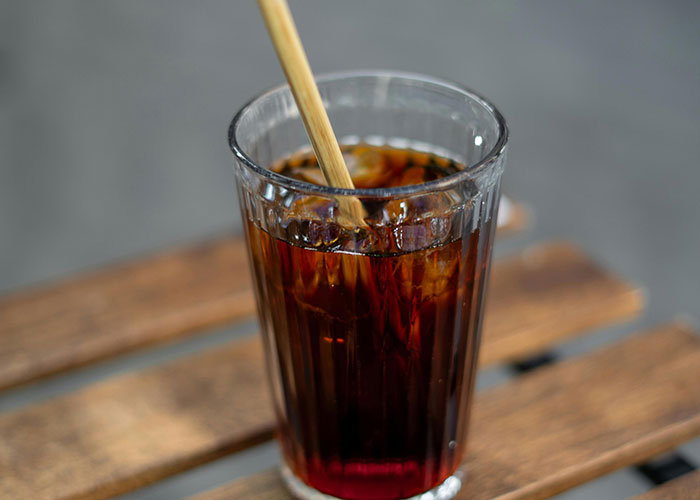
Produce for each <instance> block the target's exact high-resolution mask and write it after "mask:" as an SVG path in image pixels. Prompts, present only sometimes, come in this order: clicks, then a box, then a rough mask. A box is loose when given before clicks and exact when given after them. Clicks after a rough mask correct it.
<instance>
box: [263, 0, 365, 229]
mask: <svg viewBox="0 0 700 500" xmlns="http://www.w3.org/2000/svg"><path fill="white" fill-rule="evenodd" d="M258 5H259V6H260V10H261V11H262V15H263V19H264V20H265V24H266V25H267V29H268V31H269V33H270V38H271V39H272V44H273V45H274V47H275V50H276V52H277V56H278V57H279V60H280V63H281V64H282V69H283V70H284V74H285V75H286V77H287V81H288V82H289V86H290V87H291V89H292V94H293V95H294V100H295V101H296V103H297V107H298V108H299V113H300V114H301V118H302V120H303V121H304V127H305V128H306V133H307V134H308V135H309V139H310V141H311V146H312V147H313V149H314V152H315V153H316V157H317V158H318V163H319V165H320V166H321V170H322V171H323V176H324V177H325V178H326V182H327V183H328V185H329V186H333V187H338V188H346V189H354V188H355V186H354V184H353V183H352V178H351V177H350V173H349V172H348V169H347V166H346V165H345V161H344V160H343V154H342V153H341V151H340V146H338V140H337V139H336V137H335V134H334V133H333V127H332V126H331V122H330V120H329V119H328V114H327V113H326V110H325V108H324V107H323V102H322V101H321V95H320V94H319V92H318V87H317V86H316V81H315V80H314V77H313V74H312V73H311V67H310V66H309V61H308V59H307V57H306V53H305V52H304V47H303V46H302V44H301V40H300V39H299V33H298V32H297V29H296V26H295V25H294V20H293V19H292V13H291V12H290V10H289V5H288V4H287V1H286V0H258ZM338 203H339V205H340V209H341V210H342V211H343V212H344V213H345V215H346V216H347V217H348V218H349V219H350V221H351V222H352V223H354V224H355V225H358V226H364V225H365V223H364V209H363V207H362V203H360V200H358V199H357V198H355V197H349V196H343V197H340V198H339V199H338Z"/></svg>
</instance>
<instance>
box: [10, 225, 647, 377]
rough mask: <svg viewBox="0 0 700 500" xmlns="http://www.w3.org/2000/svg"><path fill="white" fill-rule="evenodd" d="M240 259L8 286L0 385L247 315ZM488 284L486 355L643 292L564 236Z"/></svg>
mask: <svg viewBox="0 0 700 500" xmlns="http://www.w3.org/2000/svg"><path fill="white" fill-rule="evenodd" d="M247 266H248V265H247V260H246V255H245V248H244V246H243V244H242V243H241V242H240V241H239V240H238V239H235V238H228V239H223V240H219V241H217V242H215V243H210V244H206V245H201V246H198V247H194V248H189V249H186V250H181V251H174V252H170V253H167V254H162V255H159V256H156V257H152V258H150V259H146V260H143V261H140V262H137V263H133V264H127V265H122V266H117V267H115V268H112V269H107V270H104V271H99V272H96V273H93V274H91V275H89V276H86V277H83V278H80V279H76V280H71V281H68V282H65V283H64V284H62V285H57V286H53V287H48V288H43V289H39V290H36V291H34V292H27V293H23V294H17V295H14V296H10V297H8V298H6V299H4V300H3V301H0V389H2V388H7V387H11V386H15V385H19V384H21V383H25V382H28V381H31V380H36V379H39V378H41V377H45V376H47V375H51V374H54V373H58V372H61V371H65V370H68V369H70V368H74V367H76V366H80V365H84V364H87V363H91V362H94V361H97V360H100V359H104V358H107V357H109V356H114V355H116V354H119V353H123V352H127V351H131V350H134V349H137V348H140V347H143V346H145V345H149V344H153V343H156V342H161V341H164V340H167V339H171V338H174V337H178V336H182V335H186V334H194V333H197V332H201V331H202V330H203V329H205V328H208V327H214V326H217V325H222V324H225V323H228V322H231V321H235V320H237V319H241V318H244V317H252V315H253V314H254V313H255V303H254V297H253V293H252V291H251V289H250V279H249V275H248V267H247ZM490 289H491V293H490V297H489V309H490V310H493V311H494V312H492V313H488V314H487V317H486V320H485V321H486V326H485V328H486V330H487V331H489V332H490V336H491V339H492V340H491V344H485V345H484V348H483V351H482V356H483V360H484V361H485V362H486V363H492V362H495V361H498V360H504V359H510V358H513V357H517V356H520V355H523V354H527V353H529V352H532V351H535V350H537V349H539V348H541V347H542V346H544V345H548V344H551V343H552V342H553V341H556V340H559V339H562V338H565V337H567V336H569V335H573V334H575V333H577V332H581V331H582V330H583V329H585V328H593V327H597V326H602V325H605V324H607V323H609V322H612V321H621V320H625V319H629V318H631V317H633V316H634V315H635V314H636V313H637V312H639V311H640V310H641V308H642V302H643V301H642V297H641V294H640V293H639V291H638V290H635V289H634V288H633V287H631V286H630V285H629V284H627V283H625V282H623V281H621V280H620V279H618V278H617V277H615V276H613V275H611V274H609V273H607V272H605V271H603V270H602V269H600V268H599V267H598V266H596V265H595V264H594V263H593V262H591V261H590V260H589V259H588V258H586V257H585V256H584V255H582V254H581V253H580V252H579V251H577V250H576V249H574V248H573V247H571V246H569V245H566V244H563V243H560V244H550V245H545V246H542V247H539V248H538V249H535V250H532V251H530V252H527V253H526V254H524V255H523V256H520V257H515V258H511V259H508V260H506V261H504V262H501V263H497V264H496V265H495V266H494V270H493V273H492V284H491V287H490ZM498 311H500V312H498ZM499 339H500V340H499Z"/></svg>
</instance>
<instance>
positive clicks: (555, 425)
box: [0, 326, 700, 500]
mask: <svg viewBox="0 0 700 500" xmlns="http://www.w3.org/2000/svg"><path fill="white" fill-rule="evenodd" d="M263 375H264V374H263V369H262V353H261V348H260V344H259V343H258V341H257V339H251V340H247V341H243V342H236V343H233V344H232V345H231V346H229V347H228V348H223V349H221V348H219V349H216V350H212V351H209V352H206V353H204V354H200V355H197V356H194V357H191V358H187V359H184V360H180V361H177V362H174V363H169V364H167V365H165V366H162V367H159V368H156V369H152V370H148V371H145V372H142V373H139V374H130V375H126V376H122V377H118V378H115V379H112V380H109V381H106V382H102V383H99V384H96V385H94V386H92V387H88V388H86V389H83V390H80V391H78V392H76V393H73V394H71V395H68V396H65V397H61V398H57V399H55V400H53V401H48V402H46V403H43V404H41V405H37V406H33V407H29V408H27V409H22V410H17V411H14V412H12V413H8V414H5V415H0V478H2V480H0V500H10V499H13V500H14V499H17V498H32V499H36V500H56V499H62V500H66V499H91V500H94V499H103V498H107V497H109V496H112V495H116V494H119V493H122V492H125V491H128V490H130V489H133V488H136V487H139V486H142V485H145V484H147V483H150V482H152V481H155V480H157V479H160V478H162V477H165V476H168V475H170V474H174V473H176V472H179V471H181V470H184V469H187V468H190V467H193V466H195V465H198V464H200V463H202V462H205V461H207V460H211V459H213V458H216V457H218V456H221V455H224V454H227V453H231V452H234V451H236V450H239V449H241V448H243V447H245V446H248V445H250V444H251V443H255V442H259V441H261V440H263V439H267V438H269V437H270V436H271V434H272V428H273V414H272V410H271V408H270V406H269V401H268V395H267V390H266V385H265V378H264V376H263ZM699 377H700V339H698V337H695V336H694V335H692V334H691V333H690V332H689V331H688V329H686V328H684V327H681V326H669V327H665V328H660V329H658V330H656V331H654V332H651V333H649V334H645V335H642V336H638V337H635V338H633V339H631V340H628V341H625V342H623V343H621V344H619V345H617V346H615V347H612V348H608V349H605V350H603V351H601V352H598V353H596V354H593V355H590V356H587V357H585V358H581V359H577V360H573V361H570V362H564V363H561V364H559V365H554V366H552V367H547V368H543V369H541V370H540V371H538V372H534V373H532V374H530V375H527V376H524V377H521V378H520V379H517V380H515V381H514V382H511V383H508V384H507V385H505V386H502V387H499V388H496V389H493V390H491V391H489V392H487V393H483V394H479V395H478V396H477V401H476V404H475V415H474V432H473V433H472V436H473V437H472V443H471V452H470V453H471V454H470V460H469V468H470V471H471V479H470V482H469V484H468V485H467V487H466V489H465V492H467V493H468V494H469V495H471V496H470V497H469V498H470V499H481V498H491V497H498V498H502V499H513V498H544V497H545V496H546V495H550V494H554V493H556V492H558V491H561V490H563V489H565V488H568V487H571V486H574V485H576V484H579V483H581V482H583V481H586V480H588V479H592V478H594V477H596V476H599V475H601V474H605V473H607V472H609V471H611V470H613V469H615V468H618V467H623V466H625V465H628V464H630V463H634V462H639V461H641V460H644V459H646V458H648V457H651V456H654V455H656V454H659V453H661V452H663V451H665V450H666V449H669V448H672V447H674V446H677V445H678V444H680V443H681V442H682V441H684V440H687V439H689V438H691V437H693V436H695V435H697V434H698V433H700V391H698V390H697V384H696V383H695V381H697V380H698V379H699ZM234 381H235V383H234ZM258 481H262V480H260V479H258ZM270 487H271V488H272V489H271V490H270V492H269V494H270V495H271V496H270V498H287V497H286V496H285V495H284V494H283V492H282V491H281V490H279V488H277V486H274V487H272V486H270ZM230 488H233V490H232V491H234V492H236V494H235V495H229V494H228V493H227V495H228V496H225V498H236V499H239V498H246V496H245V495H243V493H245V492H247V493H250V495H248V497H247V498H265V497H264V496H263V495H261V491H260V490H259V489H258V487H257V486H256V487H255V488H251V487H250V486H249V483H247V482H245V481H244V482H242V483H240V482H239V483H236V484H235V485H234V486H231V487H230ZM226 491H229V490H226ZM239 495H240V496H239ZM258 495H260V496H258ZM212 498H217V497H216V496H214V497H212Z"/></svg>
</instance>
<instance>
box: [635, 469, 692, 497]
mask: <svg viewBox="0 0 700 500" xmlns="http://www.w3.org/2000/svg"><path fill="white" fill-rule="evenodd" d="M698 498H700V471H695V472H691V473H689V474H685V475H684V476H681V477H679V478H678V479H674V480H673V481H669V482H668V483H666V484H664V485H662V486H658V487H656V488H654V489H653V490H651V491H650V492H648V493H645V494H643V495H640V496H637V497H634V500H697V499H698Z"/></svg>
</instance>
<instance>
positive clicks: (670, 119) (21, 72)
mask: <svg viewBox="0 0 700 500" xmlns="http://www.w3.org/2000/svg"><path fill="white" fill-rule="evenodd" d="M291 6H292V10H293V13H294V15H295V17H296V20H297V24H298V26H299V30H300V33H301V36H302V39H303V41H304V43H305V45H306V47H307V51H308V55H309V59H310V61H311V65H312V67H313V69H314V71H315V72H317V73H320V72H326V71H333V70H341V69H358V68H387V69H399V70H406V71H412V72H421V73H427V74H432V75H436V76H441V77H446V78H449V79H453V80H458V81H460V82H462V83H464V84H466V85H467V86H469V87H472V88H474V89H476V90H478V91H479V92H481V93H483V94H484V95H486V96H487V97H489V98H490V99H491V100H492V101H494V102H495V103H496V104H497V105H498V106H499V108H500V109H501V111H502V112H503V113H504V115H505V116H506V119H507V121H508V122H509V126H510V129H511V138H512V140H511V149H510V156H509V165H508V166H507V173H506V175H505V180H504V182H505V189H506V191H507V192H508V193H510V194H512V195H513V196H514V197H516V198H517V199H519V200H522V201H525V202H527V203H528V204H529V205H530V207H531V208H532V211H533V213H534V215H535V223H534V227H533V228H531V229H530V230H529V231H527V232H526V233H524V234H523V235H520V236H517V237H515V238H512V239H510V240H508V241H505V240H504V241H503V242H500V243H499V244H498V248H497V251H498V252H499V253H503V252H507V251H509V250H512V249H515V248H519V247H522V246H524V245H525V244H527V243H530V242H534V241H537V240H542V239H546V238H567V239H571V240H574V241H575V242H577V243H578V244H580V245H581V246H583V247H584V248H585V249H586V250H587V251H589V252H590V253H592V254H593V255H594V256H596V258H597V259H598V260H599V261H601V262H602V263H604V264H605V265H607V266H609V267H612V268H614V269H615V270H616V271H618V272H619V273H621V274H622V275H624V276H626V277H627V278H629V279H632V280H633V281H635V282H636V283H639V284H641V285H642V286H644V287H645V288H646V289H647V290H648V299H649V305H648V309H647V311H646V313H645V314H644V316H643V318H641V319H640V320H639V321H638V322H636V324H634V325H632V326H629V325H627V326H626V327H621V328H618V329H611V330H610V331H608V332H602V333H600V334H599V335H598V336H596V337H595V339H597V340H592V341H590V342H598V343H600V342H606V341H608V340H610V339H612V338H615V337H617V336H619V335H623V334H626V333H627V332H630V331H632V329H637V328H640V327H644V326H649V325H653V324H658V323H661V322H663V321H667V320H669V319H671V318H674V317H676V316H677V315H678V314H685V315H688V317H689V318H691V319H692V318H697V317H698V311H699V307H698V306H700V196H698V191H699V190H700V168H698V167H699V163H700V160H699V159H700V2H697V1H665V2H662V1H647V0H644V1H639V0H624V1H616V2H610V1H603V0H587V1H578V2H558V1H555V0H547V1H533V2H516V1H515V0H512V1H506V0H495V1H490V2H467V1H458V0H435V1H431V2H426V1H408V0H375V1H369V0H356V1H352V2H350V1H342V0H305V1H302V0H298V1H293V0H292V1H291ZM282 79H283V75H282V72H281V70H280V69H279V64H278V62H277V60H276V56H275V54H274V52H273V50H272V47H271V44H270V42H269V41H268V39H267V35H266V32H265V31H264V26H263V24H262V21H261V19H260V15H259V14H258V12H257V8H256V5H255V2H254V1H253V0H246V1H232V0H228V1H223V0H205V1H198V2H192V1H190V2H185V1H182V0H167V1H166V0H157V1H156V0H149V1H144V0H110V1H102V2H89V1H87V0H84V1H69V0H61V1H59V0H30V1H21V0H16V1H9V0H0V292H7V291H11V290H14V289H17V288H20V287H23V286H26V285H31V284H34V283H38V282H41V281H45V280H51V279H55V278H57V277H61V276H65V275H67V274H69V273H72V272H75V271H80V270H84V269H91V268H94V267H96V266H100V265H103V264H106V263H109V262H112V261H114V260H118V259H125V258H128V257H131V256H136V255H140V254H144V253H148V252H151V251H154V250H157V249H161V248H165V247H168V246H171V245H175V244H181V243H185V242H189V241H194V240H198V239H201V238H204V237H208V236H212V235H217V234H220V233H222V232H226V231H230V230H231V229H232V228H233V229H234V230H238V228H239V227H240V221H239V215H238V207H237V202H236V201H235V198H234V197H235V194H234V178H233V174H232V171H231V169H230V165H231V155H230V152H229V150H228V147H227V143H226V139H225V137H226V129H227V126H228V122H229V120H230V119H231V117H232V115H233V114H234V112H235V111H236V109H237V108H238V107H240V106H241V105H242V104H243V103H244V102H245V101H246V100H247V99H248V98H250V97H251V96H253V95H254V94H256V93H257V92H259V91H260V90H261V89H263V88H266V87H269V86H271V85H274V84H276V83H278V82H280V81H281V80H282ZM251 328H252V326H251ZM215 335H224V334H220V333H216V334H215ZM224 337H225V335H224ZM224 337H222V338H224ZM226 338H227V337H226ZM586 342H588V341H585V342H582V343H581V342H579V344H578V345H574V346H573V347H570V348H566V349H564V350H563V351H562V352H563V353H564V354H565V355H566V354H567V353H568V354H571V353H575V352H577V351H576V350H577V349H578V350H585V349H587V348H589V347H590V346H589V344H587V343H586ZM190 347H191V346H190ZM154 356H155V357H153V359H150V358H149V357H148V355H146V357H145V358H144V357H141V358H139V359H138V360H137V361H136V363H137V364H138V363H141V364H148V363H157V362H160V361H159V360H160V358H158V357H157V356H156V355H154ZM130 359H131V358H129V359H125V360H124V363H126V364H125V365H124V366H127V365H128V363H129V362H134V361H133V359H131V361H130ZM139 366H141V365H139ZM108 371H109V370H108ZM117 371H118V370H117ZM105 373H107V372H105ZM83 375H85V377H88V375H89V373H88V374H83ZM83 375H80V374H79V375H77V376H76V377H77V378H73V379H72V382H70V383H73V384H78V385H80V384H84V383H87V382H85V380H88V379H85V380H82V379H80V377H81V376H83ZM93 375H94V373H93ZM22 394H24V395H23V396H22V397H28V398H30V399H31V398H40V397H41V395H38V396H37V395H32V394H31V393H26V392H25V393H22ZM685 452H686V454H687V456H690V457H691V458H693V459H694V460H696V462H697V461H698V460H700V443H698V442H697V441H696V442H695V443H693V444H691V445H690V446H688V447H686V449H685ZM275 460H276V454H275V451H274V447H273V446H271V445H266V446H263V447H260V448H257V449H254V450H251V451H250V452H247V454H246V455H244V456H243V458H239V459H236V460H230V459H229V460H223V461H219V462H217V463H215V464H211V465H209V466H206V467H204V468H200V469H199V470H195V471H194V472H191V473H189V475H187V476H184V477H180V478H176V479H174V480H169V481H165V482H163V483H161V484H158V485H156V486H154V487H151V488H147V489H145V490H143V491H140V492H136V493H133V494H130V495H127V496H126V497H128V498H132V499H137V498H138V499H146V498H151V499H156V498H163V499H165V498H179V497H182V496H186V495H187V494H191V493H193V492H194V491H197V490H199V489H205V488H207V487H209V486H212V485H214V484H216V483H217V482H222V481H224V480H226V479H227V478H230V477H234V476H236V475H239V474H242V473H248V472H251V471H254V470H257V469H259V468H263V467H266V466H268V465H269V464H270V463H273V462H274V461H275ZM646 488H647V484H646V483H645V482H644V481H643V480H641V479H639V477H638V476H636V475H635V474H634V473H632V472H630V471H622V472H620V473H617V474H613V475H611V476H608V477H606V478H604V479H602V480H600V481H597V482H596V483H594V484H593V485H590V486H586V487H584V488H582V489H579V490H574V491H573V492H570V493H568V494H566V495H564V496H563V497H562V498H567V499H574V498H576V499H578V498H611V499H614V498H627V497H628V496H630V495H632V494H634V493H639V492H641V491H644V490H645V489H646ZM126 497H125V498H126Z"/></svg>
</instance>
